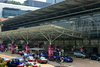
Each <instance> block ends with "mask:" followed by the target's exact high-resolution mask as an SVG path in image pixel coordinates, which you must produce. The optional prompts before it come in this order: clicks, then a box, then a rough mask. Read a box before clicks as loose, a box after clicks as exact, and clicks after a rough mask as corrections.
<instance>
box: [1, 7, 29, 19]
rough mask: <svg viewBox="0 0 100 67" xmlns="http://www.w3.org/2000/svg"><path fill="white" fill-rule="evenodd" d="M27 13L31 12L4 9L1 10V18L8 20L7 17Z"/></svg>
mask: <svg viewBox="0 0 100 67" xmlns="http://www.w3.org/2000/svg"><path fill="white" fill-rule="evenodd" d="M27 12H31V10H20V9H15V8H8V7H5V8H3V11H2V17H3V18H8V17H9V16H19V15H22V14H24V13H27Z"/></svg>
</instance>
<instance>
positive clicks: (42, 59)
mask: <svg viewBox="0 0 100 67" xmlns="http://www.w3.org/2000/svg"><path fill="white" fill-rule="evenodd" d="M37 61H38V62H39V63H47V62H48V59H46V58H45V57H40V58H39V59H37Z"/></svg>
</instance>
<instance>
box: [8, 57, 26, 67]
mask: <svg viewBox="0 0 100 67" xmlns="http://www.w3.org/2000/svg"><path fill="white" fill-rule="evenodd" d="M24 62H25V61H24V59H22V58H13V59H11V60H10V61H8V62H7V66H8V67H17V66H18V65H19V64H22V63H24Z"/></svg>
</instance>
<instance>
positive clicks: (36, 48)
mask: <svg viewBox="0 0 100 67" xmlns="http://www.w3.org/2000/svg"><path fill="white" fill-rule="evenodd" d="M30 50H37V51H39V50H45V49H44V48H30Z"/></svg>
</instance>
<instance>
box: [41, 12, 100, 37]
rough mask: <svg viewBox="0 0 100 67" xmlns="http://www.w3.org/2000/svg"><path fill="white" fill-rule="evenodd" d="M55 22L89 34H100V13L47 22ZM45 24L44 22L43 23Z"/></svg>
mask: <svg viewBox="0 0 100 67" xmlns="http://www.w3.org/2000/svg"><path fill="white" fill-rule="evenodd" d="M51 23H52V24H54V25H58V26H61V27H64V28H66V29H70V30H73V31H78V32H83V33H84V32H85V33H88V34H94V35H97V36H100V13H98V14H92V15H86V16H80V17H75V18H69V19H67V18H66V19H61V20H54V21H51V22H47V23H45V24H51ZM41 25H44V24H41Z"/></svg>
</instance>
